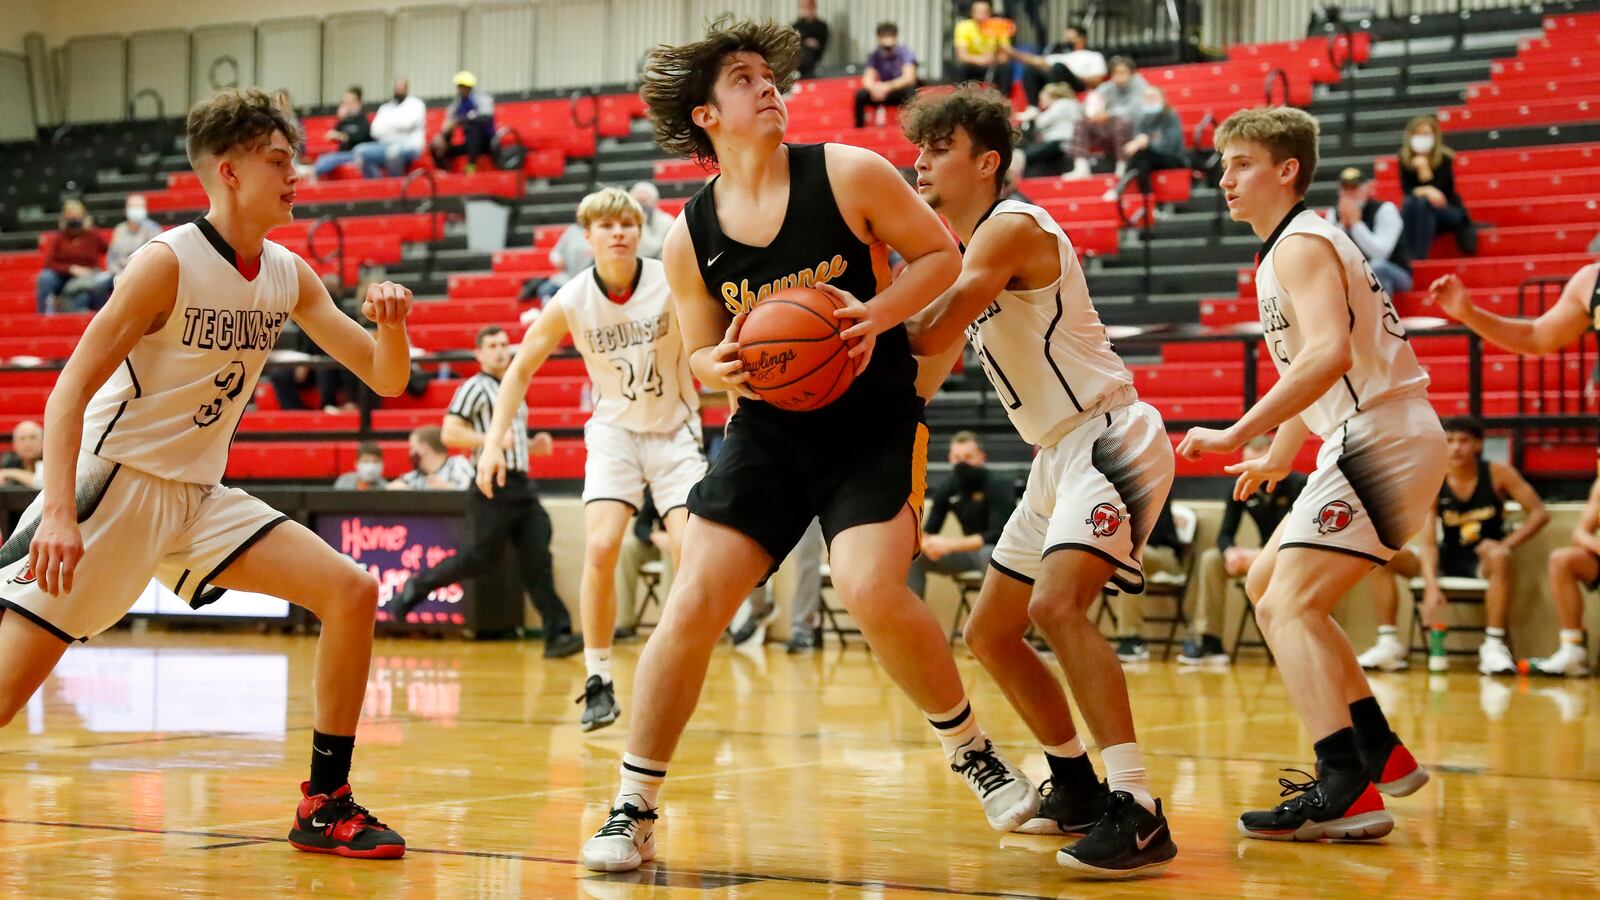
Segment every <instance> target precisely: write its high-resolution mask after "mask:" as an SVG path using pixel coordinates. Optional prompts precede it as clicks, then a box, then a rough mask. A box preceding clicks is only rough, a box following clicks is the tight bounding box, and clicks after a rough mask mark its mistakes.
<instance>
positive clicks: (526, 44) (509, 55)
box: [461, 2, 538, 92]
mask: <svg viewBox="0 0 1600 900" xmlns="http://www.w3.org/2000/svg"><path fill="white" fill-rule="evenodd" d="M463 29H464V31H465V33H464V35H463V40H462V51H461V61H462V64H463V66H464V67H465V68H468V69H471V70H472V71H473V72H474V73H475V74H477V76H478V79H479V81H480V83H482V84H483V85H485V86H486V87H487V86H490V85H492V86H493V87H490V90H491V92H493V91H525V90H529V89H531V88H532V87H533V60H534V57H535V55H536V51H537V50H538V45H537V44H536V43H535V41H534V8H533V6H532V5H531V4H528V3H525V2H523V3H483V4H476V3H475V4H473V5H472V6H469V7H467V9H466V14H465V16H464V24H463Z"/></svg>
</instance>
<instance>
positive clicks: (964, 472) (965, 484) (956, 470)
mask: <svg viewBox="0 0 1600 900" xmlns="http://www.w3.org/2000/svg"><path fill="white" fill-rule="evenodd" d="M950 471H951V473H952V474H954V475H955V477H956V485H957V486H959V487H960V488H961V492H962V493H965V494H972V493H976V492H978V491H980V490H982V489H983V467H982V466H974V465H972V464H971V463H964V462H959V463H956V464H955V465H953V466H951V467H950Z"/></svg>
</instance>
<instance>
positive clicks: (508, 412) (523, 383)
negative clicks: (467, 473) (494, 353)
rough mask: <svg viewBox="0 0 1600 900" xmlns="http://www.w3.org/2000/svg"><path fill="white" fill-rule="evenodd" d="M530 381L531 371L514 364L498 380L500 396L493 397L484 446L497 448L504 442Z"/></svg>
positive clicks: (484, 436)
mask: <svg viewBox="0 0 1600 900" xmlns="http://www.w3.org/2000/svg"><path fill="white" fill-rule="evenodd" d="M531 379H532V370H531V369H524V368H520V367H519V366H517V365H516V364H515V363H513V364H512V366H511V368H509V369H507V370H506V374H505V375H504V376H503V377H502V378H501V380H500V394H499V396H497V397H495V401H494V416H493V417H491V418H490V420H489V430H488V431H486V432H484V435H483V443H484V446H487V447H498V446H500V445H501V444H502V443H504V442H505V439H506V433H507V432H509V431H510V430H511V423H512V421H514V420H515V419H516V415H517V408H518V407H520V406H521V405H522V401H523V398H525V397H527V395H528V382H529V381H530V380H531Z"/></svg>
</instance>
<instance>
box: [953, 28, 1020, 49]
mask: <svg viewBox="0 0 1600 900" xmlns="http://www.w3.org/2000/svg"><path fill="white" fill-rule="evenodd" d="M989 21H993V20H992V19H991V20H989ZM954 43H955V46H956V51H957V52H958V53H967V54H970V55H972V56H988V55H990V54H991V53H994V52H995V50H997V49H999V48H1000V47H1006V48H1008V49H1009V48H1010V47H1011V39H1010V38H1007V37H997V36H995V35H991V34H985V33H984V28H983V26H982V25H980V24H979V23H978V22H977V21H976V20H974V19H962V20H961V21H960V22H957V23H956V30H955V37H954Z"/></svg>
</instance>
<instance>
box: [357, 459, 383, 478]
mask: <svg viewBox="0 0 1600 900" xmlns="http://www.w3.org/2000/svg"><path fill="white" fill-rule="evenodd" d="M356 477H357V478H360V479H361V480H362V481H377V480H378V479H380V478H382V477H383V463H381V462H377V461H374V460H362V461H361V462H358V463H356Z"/></svg>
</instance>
